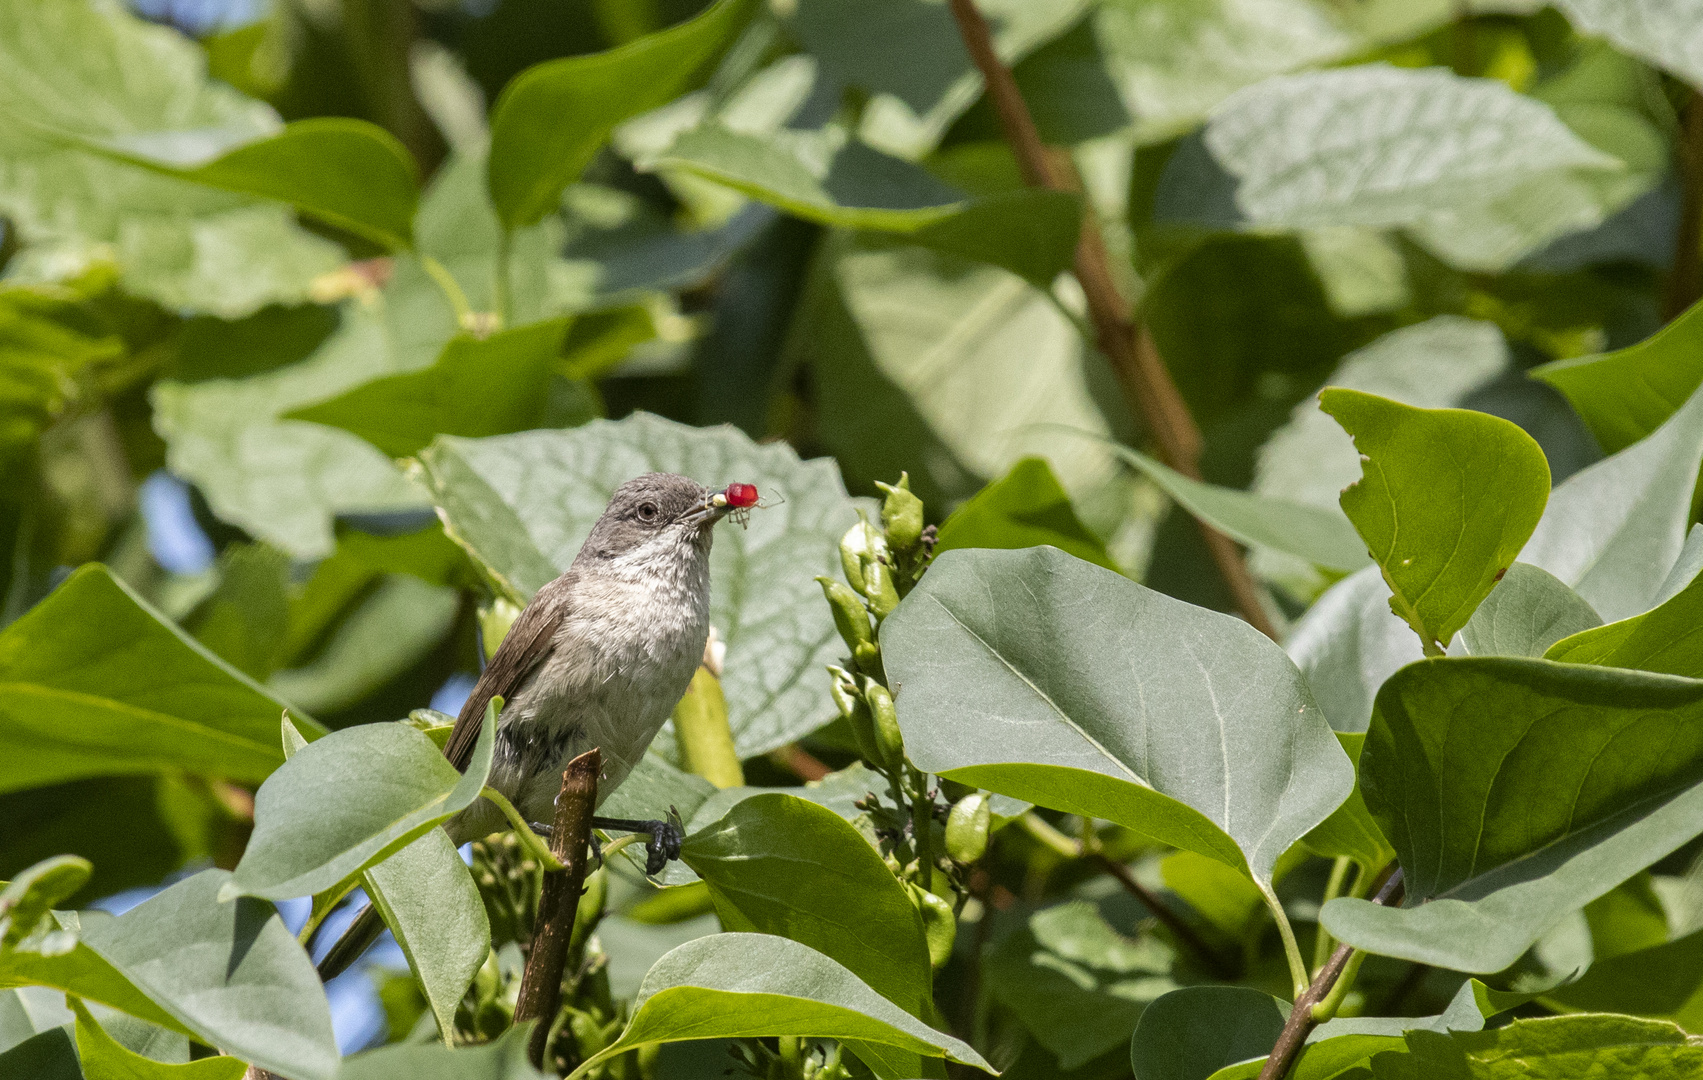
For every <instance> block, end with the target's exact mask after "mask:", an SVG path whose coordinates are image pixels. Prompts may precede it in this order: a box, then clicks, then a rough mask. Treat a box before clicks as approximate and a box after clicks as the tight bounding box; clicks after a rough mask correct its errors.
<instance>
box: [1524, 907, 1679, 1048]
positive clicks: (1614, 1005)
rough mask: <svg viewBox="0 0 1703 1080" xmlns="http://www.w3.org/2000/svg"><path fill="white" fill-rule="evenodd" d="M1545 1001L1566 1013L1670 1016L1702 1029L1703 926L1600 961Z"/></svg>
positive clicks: (1656, 1017)
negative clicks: (1682, 935) (1702, 928)
mask: <svg viewBox="0 0 1703 1080" xmlns="http://www.w3.org/2000/svg"><path fill="white" fill-rule="evenodd" d="M1663 929H1664V930H1665V929H1666V927H1665V926H1664V927H1663ZM1544 1004H1546V1005H1548V1006H1550V1007H1551V1008H1554V1009H1557V1010H1559V1011H1562V1012H1617V1013H1632V1014H1634V1015H1637V1016H1645V1017H1650V1018H1652V1019H1656V1020H1671V1021H1673V1022H1674V1023H1676V1024H1678V1025H1679V1026H1680V1027H1682V1028H1684V1029H1685V1030H1687V1031H1690V1032H1692V1033H1694V1034H1696V1033H1699V1032H1700V1029H1703V930H1694V931H1692V932H1691V933H1689V934H1687V935H1685V936H1684V937H1681V938H1676V939H1674V940H1673V941H1666V942H1662V943H1661V944H1657V945H1652V946H1650V947H1649V948H1644V949H1637V950H1634V951H1632V952H1626V953H1621V954H1619V955H1618V956H1611V957H1608V958H1607V959H1597V960H1595V961H1593V962H1592V964H1591V966H1590V969H1589V970H1588V971H1586V972H1585V974H1584V975H1583V976H1582V977H1580V978H1579V979H1578V980H1576V981H1574V982H1570V983H1567V984H1566V985H1564V986H1560V987H1557V988H1556V989H1554V990H1552V991H1550V992H1549V993H1548V994H1545V995H1544Z"/></svg>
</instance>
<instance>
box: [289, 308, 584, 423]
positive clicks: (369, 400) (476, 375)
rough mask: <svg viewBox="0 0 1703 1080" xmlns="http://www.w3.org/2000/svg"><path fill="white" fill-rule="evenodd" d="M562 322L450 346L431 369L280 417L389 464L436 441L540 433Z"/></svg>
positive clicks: (456, 341) (377, 382) (388, 379)
mask: <svg viewBox="0 0 1703 1080" xmlns="http://www.w3.org/2000/svg"><path fill="white" fill-rule="evenodd" d="M566 330H567V322H566V321H565V320H562V319H552V320H548V321H546V322H539V323H533V324H531V325H529V326H521V327H516V328H515V329H512V330H505V331H502V332H501V333H498V334H494V335H492V336H491V337H488V338H485V339H483V340H481V339H478V338H474V337H469V336H465V335H463V336H461V337H457V338H455V339H454V340H452V341H451V342H450V343H449V344H448V345H447V346H446V347H445V348H444V351H443V353H442V354H441V355H439V357H438V358H437V361H436V362H435V363H433V364H432V366H431V367H429V368H425V369H424V370H421V371H413V372H408V373H406V374H401V375H391V376H388V377H385V378H379V379H374V380H373V381H372V382H369V383H365V384H363V385H361V386H357V387H355V388H354V389H353V390H350V391H348V392H346V393H344V394H343V395H342V396H340V397H336V398H332V399H331V400H330V401H324V402H321V403H319V404H317V405H309V406H307V407H305V408H299V409H294V410H292V411H290V412H287V413H285V414H284V418H285V419H288V420H311V421H313V422H314V423H317V424H325V425H327V426H328V427H339V428H343V429H344V430H345V431H352V432H354V433H355V434H356V435H359V436H360V437H361V438H363V439H365V440H367V441H368V442H370V443H372V444H373V445H374V446H376V447H378V448H379V449H380V450H382V451H384V452H385V453H386V454H389V455H390V456H391V457H407V456H409V455H411V454H416V453H418V452H419V451H420V450H421V449H422V448H423V447H425V446H426V445H427V444H428V443H430V442H431V441H432V438H433V436H436V435H460V436H463V437H466V438H475V439H476V438H481V437H483V436H486V435H503V434H507V433H508V432H511V431H521V430H524V429H526V428H529V427H536V426H538V424H539V422H540V421H541V420H542V419H543V417H544V410H545V406H546V403H547V400H548V395H547V394H546V392H545V391H546V385H547V383H548V381H549V379H550V375H551V370H552V366H553V364H554V362H555V360H556V353H557V350H558V349H560V347H561V344H562V335H563V334H564V333H565V332H566Z"/></svg>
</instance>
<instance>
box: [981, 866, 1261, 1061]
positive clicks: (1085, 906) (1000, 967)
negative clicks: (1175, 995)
mask: <svg viewBox="0 0 1703 1080" xmlns="http://www.w3.org/2000/svg"><path fill="white" fill-rule="evenodd" d="M1210 865H1212V866H1218V865H1219V864H1218V863H1210ZM1225 872H1226V873H1231V872H1230V871H1225ZM1235 879H1236V881H1237V882H1238V883H1239V884H1241V885H1243V886H1244V887H1245V888H1247V889H1248V890H1249V891H1250V892H1251V891H1253V887H1252V886H1251V885H1248V884H1247V882H1246V881H1245V880H1244V879H1242V878H1241V877H1240V876H1239V875H1236V878H1235ZM1254 904H1255V905H1256V906H1258V904H1259V899H1258V897H1257V896H1256V898H1255V900H1254ZM1175 960H1176V956H1175V955H1174V953H1173V952H1172V950H1171V948H1170V947H1169V946H1167V945H1166V944H1165V943H1164V942H1162V941H1160V940H1158V939H1157V938H1156V937H1154V936H1153V935H1151V934H1144V935H1142V936H1141V937H1140V938H1127V937H1125V936H1123V935H1122V934H1120V933H1119V932H1118V931H1117V930H1114V929H1113V928H1112V926H1111V924H1110V923H1108V922H1107V921H1106V918H1105V916H1104V915H1102V914H1101V913H1100V911H1099V910H1097V909H1096V908H1095V907H1094V905H1092V904H1089V903H1087V902H1085V901H1081V900H1077V901H1071V902H1069V903H1064V904H1059V905H1056V906H1054V907H1049V908H1043V909H1042V910H1040V911H1037V912H1034V913H1033V914H1031V915H1028V916H1026V917H1025V918H1024V919H1023V921H1022V922H1021V923H1020V924H1019V925H1018V926H1017V927H1016V928H1015V929H1013V930H1011V931H1010V932H1008V933H1007V934H1006V935H1005V936H1004V937H1002V938H1000V939H999V941H998V942H996V943H995V944H994V945H993V947H992V948H990V949H989V950H987V952H986V954H985V956H984V957H983V960H982V976H983V979H984V980H985V983H986V986H987V989H988V991H989V992H991V993H992V994H993V996H994V997H995V998H996V999H997V1000H998V1001H999V1002H1000V1004H1002V1005H1004V1006H1005V1007H1006V1008H1008V1009H1010V1010H1011V1012H1012V1014H1013V1015H1014V1016H1016V1017H1017V1018H1018V1020H1020V1021H1021V1022H1022V1023H1023V1025H1024V1026H1025V1027H1027V1028H1028V1029H1029V1034H1031V1035H1032V1036H1034V1038H1035V1041H1036V1042H1038V1043H1040V1044H1041V1045H1042V1046H1044V1047H1046V1048H1047V1049H1048V1050H1049V1051H1051V1052H1052V1053H1053V1055H1054V1056H1055V1057H1057V1058H1058V1060H1059V1067H1060V1068H1063V1069H1077V1068H1080V1067H1081V1066H1083V1065H1085V1064H1087V1063H1088V1062H1089V1061H1092V1060H1093V1059H1095V1058H1097V1057H1099V1056H1101V1055H1102V1054H1105V1053H1109V1052H1110V1051H1112V1050H1115V1049H1118V1048H1119V1047H1122V1046H1124V1045H1125V1044H1127V1043H1128V1042H1129V1037H1130V1033H1131V1032H1133V1031H1134V1030H1135V1025H1136V1022H1137V1021H1138V1020H1139V1019H1140V1018H1141V1014H1142V1011H1143V1010H1144V1009H1145V1008H1146V1007H1147V1006H1148V1004H1149V1003H1151V1002H1152V1001H1153V1000H1154V999H1155V998H1157V997H1159V996H1160V995H1162V994H1165V993H1167V992H1169V991H1171V990H1173V989H1175V988H1176V983H1175V982H1173V981H1172V979H1171V977H1170V972H1171V966H1172V964H1173V963H1174V962H1175Z"/></svg>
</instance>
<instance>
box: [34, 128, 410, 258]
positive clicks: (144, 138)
mask: <svg viewBox="0 0 1703 1080" xmlns="http://www.w3.org/2000/svg"><path fill="white" fill-rule="evenodd" d="M53 134H55V135H60V133H57V132H55V133H53ZM224 134H225V133H220V132H214V133H200V132H192V131H181V130H180V131H149V132H142V133H137V134H128V133H126V134H120V135H116V136H114V137H112V138H107V139H92V138H87V137H78V136H77V135H75V134H72V133H65V134H64V135H60V137H64V138H67V141H70V142H73V143H74V144H75V145H77V146H78V147H80V148H81V149H84V150H87V151H89V152H91V153H95V154H101V155H103V156H107V157H110V158H112V159H114V160H116V161H121V162H125V163H128V164H131V165H136V166H139V167H141V168H144V169H151V170H154V171H155V172H160V173H164V174H165V175H167V176H175V177H177V178H179V179H182V180H187V181H189V182H191V183H195V184H202V185H205V186H207V187H213V188H220V189H222V190H224V191H234V192H238V193H240V194H243V195H254V196H258V197H260V198H263V199H276V200H278V201H279V202H285V203H289V204H290V205H291V206H294V207H295V208H296V209H298V210H301V211H303V212H304V213H307V214H310V215H312V216H314V217H317V218H319V219H320V220H322V221H326V222H329V223H330V224H332V225H335V226H337V227H338V228H341V229H347V230H349V231H350V232H352V233H355V234H356V235H358V236H363V237H365V238H366V239H368V240H371V241H373V242H374V243H377V244H381V245H383V246H384V247H386V248H389V249H391V250H392V251H401V250H406V249H408V248H409V247H412V246H413V242H414V210H415V207H416V206H417V205H418V203H419V201H420V178H419V173H418V170H417V168H416V166H415V164H414V159H413V157H412V156H410V155H409V153H408V151H407V149H406V148H405V147H403V145H402V144H401V143H400V142H398V141H397V140H396V137H395V136H394V135H392V134H390V132H388V131H386V130H385V129H383V128H381V127H379V126H378V125H377V124H372V123H368V122H367V121H365V120H354V119H349V118H347V117H334V116H320V117H314V118H312V119H309V120H297V121H296V122H295V123H293V124H287V125H285V127H284V130H282V131H280V132H278V133H277V134H276V135H270V136H268V137H266V138H262V139H256V140H255V141H253V142H244V143H242V144H241V145H238V146H236V147H235V148H234V149H233V148H231V146H230V142H231V140H230V139H229V138H224V137H221V135H224Z"/></svg>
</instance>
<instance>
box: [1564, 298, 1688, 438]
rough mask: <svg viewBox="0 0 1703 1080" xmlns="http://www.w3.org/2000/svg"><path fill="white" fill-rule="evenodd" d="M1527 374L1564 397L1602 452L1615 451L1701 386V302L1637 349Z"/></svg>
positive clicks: (1661, 420)
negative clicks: (1585, 425) (1588, 429)
mask: <svg viewBox="0 0 1703 1080" xmlns="http://www.w3.org/2000/svg"><path fill="white" fill-rule="evenodd" d="M1531 373H1532V375H1533V377H1535V378H1539V379H1542V380H1543V381H1544V382H1546V383H1548V384H1549V385H1551V386H1553V387H1555V388H1556V389H1557V390H1559V391H1561V392H1562V393H1563V394H1566V395H1567V400H1568V401H1569V402H1571V403H1572V405H1573V408H1574V409H1575V410H1577V411H1578V413H1579V415H1580V416H1581V417H1583V418H1584V420H1585V423H1586V424H1587V425H1589V426H1590V429H1591V434H1592V435H1595V436H1596V437H1597V442H1598V443H1600V444H1601V445H1602V448H1603V449H1604V450H1606V451H1607V452H1609V453H1611V454H1614V453H1619V452H1620V451H1622V450H1624V449H1626V448H1627V447H1628V446H1631V445H1632V444H1633V443H1635V442H1637V441H1638V440H1640V439H1642V438H1644V437H1645V436H1647V435H1649V434H1650V433H1651V432H1653V431H1655V430H1656V429H1657V428H1659V427H1661V426H1662V424H1663V423H1665V422H1666V421H1667V418H1668V417H1670V416H1672V415H1673V414H1674V413H1675V412H1677V411H1678V410H1679V409H1680V407H1681V406H1683V405H1684V404H1685V402H1686V399H1687V398H1689V397H1691V395H1692V394H1693V393H1694V392H1695V391H1696V390H1697V387H1698V384H1699V383H1703V304H1694V305H1692V306H1691V307H1690V308H1688V309H1686V311H1685V313H1684V314H1683V315H1681V316H1679V318H1677V319H1675V320H1673V321H1672V322H1670V323H1668V324H1667V325H1666V326H1664V327H1662V328H1661V329H1660V330H1658V331H1656V332H1655V333H1654V334H1652V335H1650V336H1649V337H1648V338H1646V339H1644V340H1643V341H1640V342H1639V343H1638V344H1636V345H1629V346H1627V347H1626V348H1624V349H1617V350H1615V351H1614V352H1610V353H1601V354H1598V355H1594V356H1580V357H1576V358H1574V359H1572V360H1556V361H1554V362H1553V363H1548V364H1544V365H1543V366H1542V367H1537V368H1533V369H1532V372H1531Z"/></svg>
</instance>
